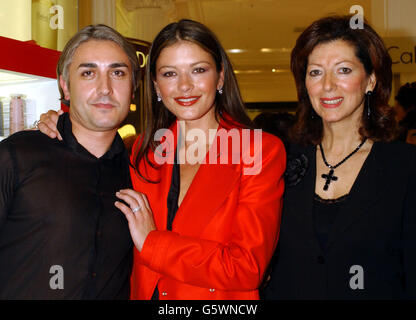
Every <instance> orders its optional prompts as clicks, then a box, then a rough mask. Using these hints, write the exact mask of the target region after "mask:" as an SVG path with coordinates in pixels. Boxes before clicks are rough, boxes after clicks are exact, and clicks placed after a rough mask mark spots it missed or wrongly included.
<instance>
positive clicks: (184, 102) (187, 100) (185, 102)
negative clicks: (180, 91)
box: [175, 96, 201, 107]
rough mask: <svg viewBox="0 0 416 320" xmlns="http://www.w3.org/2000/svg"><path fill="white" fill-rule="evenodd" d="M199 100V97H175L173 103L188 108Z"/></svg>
mask: <svg viewBox="0 0 416 320" xmlns="http://www.w3.org/2000/svg"><path fill="white" fill-rule="evenodd" d="M199 98H201V96H192V97H177V98H175V101H176V102H177V103H178V104H179V105H181V106H183V107H189V106H192V105H193V104H194V103H196V102H197V101H198V100H199Z"/></svg>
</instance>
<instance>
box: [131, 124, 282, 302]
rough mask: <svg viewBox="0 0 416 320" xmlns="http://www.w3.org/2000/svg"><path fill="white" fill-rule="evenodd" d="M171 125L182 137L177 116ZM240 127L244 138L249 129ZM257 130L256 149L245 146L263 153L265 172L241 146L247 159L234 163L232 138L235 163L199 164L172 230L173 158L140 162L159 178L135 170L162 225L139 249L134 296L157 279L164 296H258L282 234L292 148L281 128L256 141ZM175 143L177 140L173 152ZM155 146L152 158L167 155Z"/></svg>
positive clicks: (144, 294)
mask: <svg viewBox="0 0 416 320" xmlns="http://www.w3.org/2000/svg"><path fill="white" fill-rule="evenodd" d="M220 128H224V129H226V130H227V132H228V130H230V129H232V128H233V126H230V125H228V124H226V123H225V122H224V121H221V123H220V126H219V129H220ZM170 130H171V131H172V132H173V133H174V137H175V141H176V130H177V125H176V123H175V124H174V125H173V126H172V127H171V128H170ZM237 130H238V131H237V132H238V133H239V134H240V135H239V136H240V142H241V137H242V131H241V129H237ZM234 131H236V130H234ZM250 133H251V139H250V141H251V143H250V144H248V146H249V149H248V148H245V149H244V148H242V149H241V150H245V151H246V152H247V151H251V155H253V153H254V154H255V155H256V156H257V157H260V156H261V159H260V158H257V159H260V160H261V161H260V165H261V170H260V172H259V174H256V175H245V174H244V171H243V170H244V168H246V169H247V168H248V167H250V165H247V164H245V163H244V161H243V157H242V156H241V153H240V152H239V151H238V150H237V152H238V157H239V158H240V161H239V162H240V163H238V164H233V163H231V162H232V161H231V156H232V150H231V145H232V144H231V143H229V146H230V147H229V155H230V157H229V160H230V161H229V163H228V164H201V166H200V167H199V170H198V172H197V174H196V175H195V177H194V180H193V182H192V184H191V186H190V187H189V189H188V191H187V194H186V195H185V198H184V199H183V201H182V203H181V205H180V207H179V209H178V211H177V213H176V216H175V219H174V222H173V226H172V231H166V225H167V213H168V212H167V211H168V210H167V195H168V192H169V188H170V184H171V177H172V168H173V165H172V164H164V165H162V166H161V167H159V169H154V168H152V167H151V166H149V165H148V164H147V165H146V164H145V163H144V161H142V162H141V163H140V165H139V167H140V172H141V173H142V174H143V173H147V176H146V177H147V178H149V177H150V178H151V179H152V180H154V181H155V180H156V181H160V182H159V183H155V184H152V183H148V182H145V181H144V180H143V179H141V178H139V176H138V174H137V173H136V172H134V170H132V171H131V176H132V180H133V186H134V189H135V190H137V191H140V192H142V193H144V194H146V196H147V198H148V200H149V204H150V206H151V209H152V211H153V216H154V219H155V223H156V227H157V231H152V232H150V233H149V235H148V236H147V238H146V240H145V242H144V245H143V249H142V251H141V252H139V251H138V250H136V249H135V252H134V265H133V272H132V276H131V298H132V299H150V298H151V296H152V294H153V292H154V290H155V288H156V285H157V286H158V290H159V296H160V299H169V300H174V299H241V300H247V299H258V298H259V294H258V287H259V285H260V283H261V282H262V280H263V276H264V272H265V270H266V268H267V266H268V264H269V261H270V259H271V257H272V254H273V251H274V249H275V247H276V244H277V239H278V235H279V227H280V216H281V209H282V194H283V189H284V182H283V176H282V175H283V172H284V170H285V166H286V154H285V150H284V147H283V144H282V142H281V141H280V140H279V139H278V138H276V137H275V136H272V135H270V134H267V133H262V143H261V144H260V145H257V147H256V144H255V143H253V130H250ZM215 145H216V144H215V143H214V144H213V146H212V147H211V149H210V150H209V151H208V154H207V158H206V159H208V157H209V153H212V152H213V148H214V146H215ZM246 145H247V144H246ZM136 146H137V141H136ZM174 151H175V146H174V145H172V147H171V148H170V150H168V153H172V154H173V152H174ZM234 151H235V150H234ZM243 152H244V151H243ZM155 153H156V155H155ZM155 153H153V152H150V153H149V157H150V159H153V160H155V159H158V157H159V159H160V154H159V155H158V152H155ZM207 162H208V160H207ZM218 162H219V161H218ZM234 162H235V161H234ZM245 162H247V161H245Z"/></svg>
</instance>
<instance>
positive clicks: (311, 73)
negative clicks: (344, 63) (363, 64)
mask: <svg viewBox="0 0 416 320" xmlns="http://www.w3.org/2000/svg"><path fill="white" fill-rule="evenodd" d="M351 72H352V70H351V69H350V68H347V67H342V68H339V69H338V73H340V74H349V73H351ZM308 74H309V76H311V77H316V76H319V75H321V74H322V71H321V70H317V69H314V70H311V71H309V73H308Z"/></svg>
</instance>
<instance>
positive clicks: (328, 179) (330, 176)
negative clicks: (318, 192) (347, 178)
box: [321, 169, 338, 191]
mask: <svg viewBox="0 0 416 320" xmlns="http://www.w3.org/2000/svg"><path fill="white" fill-rule="evenodd" d="M321 177H322V178H324V179H326V181H325V185H324V190H325V191H326V190H328V187H329V184H330V183H331V182H332V181H337V180H338V177H336V176H334V169H331V170H329V172H328V174H323V175H322V176H321Z"/></svg>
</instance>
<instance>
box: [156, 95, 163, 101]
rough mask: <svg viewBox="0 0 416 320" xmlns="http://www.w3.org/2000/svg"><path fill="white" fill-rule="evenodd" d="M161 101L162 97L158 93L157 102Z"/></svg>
mask: <svg viewBox="0 0 416 320" xmlns="http://www.w3.org/2000/svg"><path fill="white" fill-rule="evenodd" d="M160 101H162V97H161V96H160V95H159V94H157V102H160Z"/></svg>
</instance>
